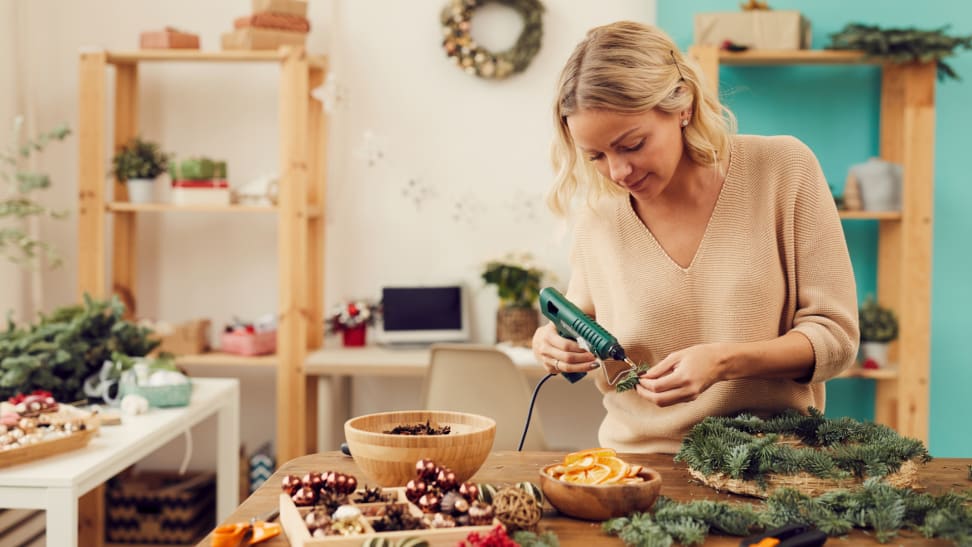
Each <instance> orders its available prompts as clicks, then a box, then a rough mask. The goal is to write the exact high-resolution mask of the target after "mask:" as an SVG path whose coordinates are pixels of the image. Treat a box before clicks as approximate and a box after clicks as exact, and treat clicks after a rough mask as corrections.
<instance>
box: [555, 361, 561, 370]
mask: <svg viewBox="0 0 972 547" xmlns="http://www.w3.org/2000/svg"><path fill="white" fill-rule="evenodd" d="M554 368H555V369H557V372H561V370H560V359H555V360H554Z"/></svg>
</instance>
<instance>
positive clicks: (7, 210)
mask: <svg viewBox="0 0 972 547" xmlns="http://www.w3.org/2000/svg"><path fill="white" fill-rule="evenodd" d="M23 125H24V120H23V118H22V117H17V118H16V119H14V123H13V128H12V130H11V143H10V144H9V145H8V146H7V148H6V149H4V150H2V151H0V180H2V182H0V255H2V256H4V257H6V258H7V259H8V260H10V261H11V262H13V263H15V264H22V265H26V266H35V265H37V262H38V260H39V259H40V258H41V257H46V259H47V260H48V262H49V263H50V265H51V266H57V265H58V264H60V257H59V256H58V254H57V252H56V251H55V250H54V248H53V247H52V246H51V245H50V244H48V243H45V242H43V241H40V240H38V239H35V238H33V237H31V236H30V234H29V233H28V232H27V231H25V230H24V225H23V224H24V220H26V219H28V218H30V217H45V216H46V217H50V218H55V219H62V218H64V217H66V216H67V214H66V213H65V212H63V211H54V210H52V209H49V208H47V207H46V206H44V205H43V204H42V203H40V202H39V201H37V199H36V197H35V196H36V194H37V192H40V191H43V190H47V189H48V188H50V186H51V179H50V177H49V176H48V175H46V174H44V173H40V172H35V171H28V170H24V169H22V168H21V165H22V164H23V163H24V162H25V161H26V160H27V159H28V158H30V156H31V154H34V153H39V152H43V150H44V148H45V147H46V146H47V145H48V144H50V143H51V142H52V141H63V140H64V139H66V138H67V137H68V135H70V134H71V130H70V129H68V128H67V126H61V127H58V128H56V129H53V130H51V131H48V132H46V133H41V134H40V135H39V136H37V137H36V138H34V139H29V138H28V139H27V140H26V141H24V142H21V141H22V137H21V133H22V130H23Z"/></svg>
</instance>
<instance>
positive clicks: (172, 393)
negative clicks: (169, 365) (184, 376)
mask: <svg viewBox="0 0 972 547" xmlns="http://www.w3.org/2000/svg"><path fill="white" fill-rule="evenodd" d="M125 395H141V396H142V397H145V399H146V400H148V402H149V405H151V406H154V407H157V408H165V407H170V406H186V405H188V404H189V400H190V399H192V382H191V381H190V382H186V383H184V384H175V385H169V386H138V385H132V384H129V383H123V384H121V387H120V388H119V397H124V396H125Z"/></svg>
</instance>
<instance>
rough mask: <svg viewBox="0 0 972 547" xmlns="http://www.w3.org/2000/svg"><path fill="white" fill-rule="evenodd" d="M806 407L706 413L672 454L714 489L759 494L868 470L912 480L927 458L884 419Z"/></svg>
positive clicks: (899, 481)
mask: <svg viewBox="0 0 972 547" xmlns="http://www.w3.org/2000/svg"><path fill="white" fill-rule="evenodd" d="M808 411H809V414H808V415H803V414H800V413H799V412H797V411H795V410H792V409H791V410H788V411H786V412H784V413H782V414H779V415H777V416H775V417H772V418H769V419H762V418H759V417H756V416H753V415H751V414H741V415H739V416H736V417H708V418H706V419H704V420H702V421H701V422H700V423H698V424H697V425H695V426H694V427H693V428H692V429H691V431H689V433H688V435H686V437H685V439H683V441H682V446H681V448H680V449H679V451H678V454H676V455H675V461H683V462H685V463H686V464H687V465H688V467H689V473H691V474H692V476H693V477H695V478H696V479H699V480H700V481H702V482H703V483H705V484H707V485H709V486H711V487H713V488H716V489H717V490H729V491H731V492H735V493H738V494H748V495H752V496H757V497H767V496H768V495H769V494H770V493H772V492H773V491H774V490H776V489H778V488H782V487H793V488H796V489H798V490H800V491H801V492H804V493H806V494H810V495H815V494H819V493H822V492H827V491H829V490H833V489H835V488H849V487H853V486H856V485H860V484H861V483H862V482H863V481H864V480H865V479H866V478H869V477H875V478H880V479H881V480H883V481H885V482H887V483H889V484H892V485H894V486H914V485H916V483H917V476H918V466H917V464H920V463H925V462H928V461H930V460H931V456H930V455H929V453H928V450H927V449H926V448H925V446H924V444H922V443H921V441H918V440H915V439H909V438H905V437H902V436H900V435H898V433H896V432H895V431H894V430H892V429H891V428H889V427H887V426H884V425H880V424H876V423H873V422H858V421H855V420H853V419H851V418H846V417H845V418H838V419H828V418H825V417H824V416H823V414H822V413H821V412H820V411H819V410H817V409H815V408H813V407H810V408H809V409H808Z"/></svg>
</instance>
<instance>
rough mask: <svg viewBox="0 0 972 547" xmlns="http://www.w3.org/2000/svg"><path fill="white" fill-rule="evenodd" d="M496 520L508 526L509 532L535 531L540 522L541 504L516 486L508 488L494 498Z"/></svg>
mask: <svg viewBox="0 0 972 547" xmlns="http://www.w3.org/2000/svg"><path fill="white" fill-rule="evenodd" d="M493 511H494V512H495V514H496V518H497V519H499V521H500V522H502V523H503V524H504V525H506V529H507V532H508V533H509V534H513V533H515V532H518V531H520V530H531V531H532V530H535V529H536V526H537V523H538V522H540V515H541V510H540V504H539V503H537V499H536V498H535V497H533V496H532V495H531V494H529V493H528V492H526V491H524V490H521V489H520V488H517V487H515V486H507V487H505V488H503V489H502V490H500V491H498V492H496V494H495V495H494V496H493Z"/></svg>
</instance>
